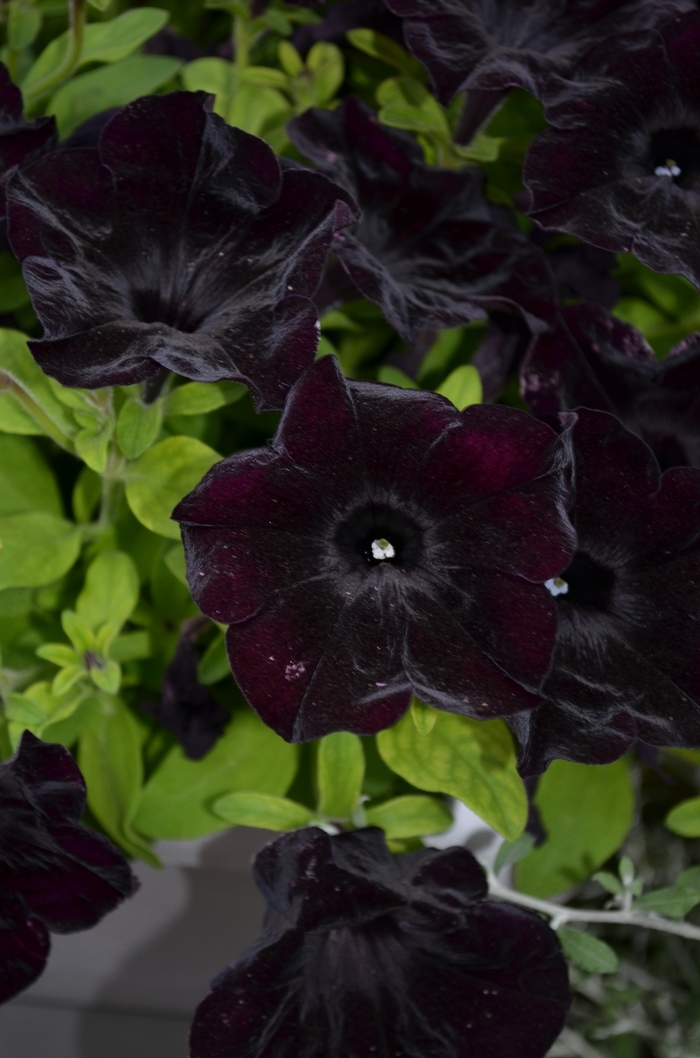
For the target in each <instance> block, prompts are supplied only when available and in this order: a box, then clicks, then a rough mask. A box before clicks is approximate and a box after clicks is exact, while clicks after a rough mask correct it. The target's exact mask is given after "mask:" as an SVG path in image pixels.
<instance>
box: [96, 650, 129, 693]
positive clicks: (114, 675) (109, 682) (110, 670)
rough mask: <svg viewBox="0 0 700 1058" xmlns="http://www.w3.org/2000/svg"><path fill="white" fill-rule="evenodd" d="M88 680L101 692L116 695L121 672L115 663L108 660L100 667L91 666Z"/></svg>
mask: <svg viewBox="0 0 700 1058" xmlns="http://www.w3.org/2000/svg"><path fill="white" fill-rule="evenodd" d="M90 679H91V680H92V682H93V683H94V684H95V686H96V687H98V688H99V689H100V690H101V691H106V692H107V694H116V693H117V691H118V690H119V687H120V685H121V682H122V670H121V667H120V665H119V664H118V663H117V662H116V661H112V660H111V659H109V660H108V661H105V662H104V663H103V664H102V665H92V666H91V668H90Z"/></svg>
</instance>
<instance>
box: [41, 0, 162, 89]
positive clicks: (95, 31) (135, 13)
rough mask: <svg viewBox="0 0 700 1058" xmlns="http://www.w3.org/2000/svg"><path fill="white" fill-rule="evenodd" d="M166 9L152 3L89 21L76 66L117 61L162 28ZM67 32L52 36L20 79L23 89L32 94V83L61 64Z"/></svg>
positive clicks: (66, 43) (66, 41)
mask: <svg viewBox="0 0 700 1058" xmlns="http://www.w3.org/2000/svg"><path fill="white" fill-rule="evenodd" d="M167 21H168V12H167V11H161V10H159V9H158V8H155V7H141V8H138V9H137V10H132V11H125V12H124V14H123V15H119V17H118V18H114V19H112V20H111V21H109V22H90V23H88V25H87V26H86V27H85V32H84V36H83V46H82V48H81V51H80V59H79V61H78V64H77V66H76V69H80V67H81V66H87V65H88V63H93V62H107V63H111V62H119V60H120V59H125V58H126V57H127V55H131V53H132V52H134V51H136V49H137V48H139V47H140V46H141V45H142V44H144V43H145V41H147V40H148V39H149V37H152V36H153V35H154V33H157V32H158V30H160V29H162V28H163V26H164V25H165V23H166V22H167ZM69 39H70V37H69V34H68V33H67V32H66V33H62V34H61V35H60V36H59V37H55V38H54V39H53V40H52V41H51V42H50V44H47V46H46V47H45V48H44V50H43V51H42V53H41V55H40V56H39V58H38V59H37V60H36V62H35V63H34V65H33V66H32V67H31V69H30V70H29V72H28V73H27V76H26V77H25V78H24V80H23V81H22V92H23V94H24V95H31V94H32V90H33V87H34V85H35V84H37V83H38V82H39V81H41V80H43V78H44V77H46V76H47V75H48V74H50V73H52V72H53V71H54V70H55V69H56V68H57V67H58V66H60V65H61V63H62V61H63V59H64V58H65V55H66V51H67V49H68V43H69Z"/></svg>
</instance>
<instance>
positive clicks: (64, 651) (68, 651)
mask: <svg viewBox="0 0 700 1058" xmlns="http://www.w3.org/2000/svg"><path fill="white" fill-rule="evenodd" d="M36 653H37V657H39V658H43V659H44V661H50V662H51V664H52V665H58V666H59V667H60V668H62V669H65V668H68V666H69V665H79V664H80V658H79V657H78V655H77V654H76V652H75V651H74V650H73V648H72V647H69V646H66V644H65V643H42V645H41V646H40V647H37V648H36Z"/></svg>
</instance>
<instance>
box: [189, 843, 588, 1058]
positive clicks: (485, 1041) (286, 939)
mask: <svg viewBox="0 0 700 1058" xmlns="http://www.w3.org/2000/svg"><path fill="white" fill-rule="evenodd" d="M253 874H254V876H255V881H256V883H257V885H258V888H259V889H260V890H261V892H262V893H263V895H264V896H265V898H266V900H267V901H268V905H269V908H268V913H267V917H266V920H265V927H264V930H263V933H262V935H261V936H260V937H259V939H258V940H257V941H256V942H255V944H254V945H253V946H252V947H251V948H249V949H248V951H247V952H246V953H245V954H244V955H243V956H242V957H241V958H240V959H239V960H238V962H236V963H234V964H233V966H231V967H230V968H229V969H228V970H225V971H224V972H223V974H221V975H220V977H219V978H217V980H216V981H215V982H214V988H213V991H212V993H211V995H210V996H209V997H208V998H207V999H205V1000H204V1002H203V1003H201V1004H200V1006H199V1008H198V1010H197V1013H196V1015H195V1019H194V1024H193V1026H192V1032H191V1036H190V1043H191V1051H190V1054H191V1058H229V1056H230V1055H236V1058H263V1055H264V1056H265V1058H347V1056H349V1055H353V1056H356V1058H427V1056H428V1055H430V1058H472V1056H476V1055H484V1056H485V1055H488V1056H489V1058H514V1056H515V1055H517V1058H542V1056H543V1055H544V1054H545V1053H546V1051H547V1049H548V1048H549V1047H550V1045H551V1044H552V1043H553V1042H554V1040H555V1038H556V1037H557V1035H558V1034H559V1032H560V1031H561V1029H562V1027H563V1024H564V1019H565V1017H566V1013H567V1010H568V1007H569V1002H570V996H569V987H568V978H567V971H566V964H565V960H564V958H563V956H562V953H561V949H560V947H559V942H558V940H557V939H556V935H555V933H554V932H553V930H551V929H550V928H549V926H548V925H547V924H545V922H544V921H543V920H542V919H541V918H540V917H539V916H538V915H536V914H534V913H533V912H531V911H525V910H523V909H522V908H519V907H515V906H513V905H511V904H506V903H497V902H495V901H492V900H488V899H486V897H487V894H488V888H487V885H486V879H485V877H484V872H483V870H482V869H481V867H480V866H479V865H478V863H477V862H476V860H475V859H474V857H473V856H472V855H471V853H470V852H467V850H466V849H464V848H450V849H445V850H444V851H439V852H438V851H436V850H434V849H423V850H422V851H421V852H417V853H409V854H408V855H403V856H391V854H390V853H389V852H388V851H387V848H386V845H385V844H384V839H383V835H382V833H381V831H379V830H376V829H373V828H372V829H367V830H359V831H355V832H351V833H346V834H339V835H338V836H337V837H329V836H328V834H325V833H324V832H323V831H322V830H318V829H316V828H307V829H305V830H300V831H296V832H295V833H291V834H285V835H283V836H282V837H280V838H278V839H277V840H276V841H274V842H272V843H271V844H269V845H266V846H265V847H264V848H263V849H262V851H261V852H259V853H258V855H257V857H256V860H255V864H254V867H253Z"/></svg>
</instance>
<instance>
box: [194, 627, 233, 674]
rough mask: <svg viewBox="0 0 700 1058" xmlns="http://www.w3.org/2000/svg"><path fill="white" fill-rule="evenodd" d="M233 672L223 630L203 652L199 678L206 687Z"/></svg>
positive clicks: (198, 671) (198, 667)
mask: <svg viewBox="0 0 700 1058" xmlns="http://www.w3.org/2000/svg"><path fill="white" fill-rule="evenodd" d="M230 674H231V666H230V665H229V663H228V655H227V653H226V637H225V635H224V633H223V632H220V633H219V635H217V637H216V639H213V640H212V641H211V643H210V644H209V646H208V647H207V649H206V650H205V651H204V653H203V654H202V657H201V660H200V662H199V665H198V666H197V679H198V680H199V682H200V683H203V684H204V686H205V687H208V686H210V685H211V684H212V683H218V682H219V680H223V679H224V678H225V677H226V676H229V675H230Z"/></svg>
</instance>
